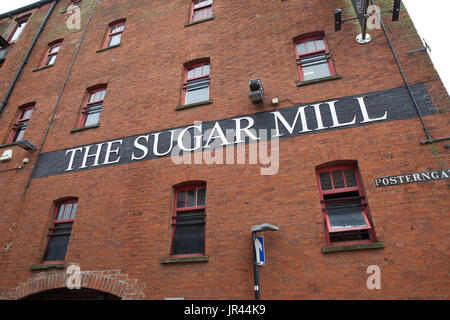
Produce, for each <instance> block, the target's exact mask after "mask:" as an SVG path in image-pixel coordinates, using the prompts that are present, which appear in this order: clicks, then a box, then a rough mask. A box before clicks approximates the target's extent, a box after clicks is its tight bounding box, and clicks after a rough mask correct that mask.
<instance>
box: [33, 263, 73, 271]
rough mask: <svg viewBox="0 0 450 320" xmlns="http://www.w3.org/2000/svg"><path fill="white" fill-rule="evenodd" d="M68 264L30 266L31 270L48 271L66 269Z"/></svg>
mask: <svg viewBox="0 0 450 320" xmlns="http://www.w3.org/2000/svg"><path fill="white" fill-rule="evenodd" d="M65 268H66V264H65V263H55V264H50V263H49V264H45V263H44V264H34V265H32V266H30V270H31V271H34V270H47V269H65Z"/></svg>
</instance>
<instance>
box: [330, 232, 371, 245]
mask: <svg viewBox="0 0 450 320" xmlns="http://www.w3.org/2000/svg"><path fill="white" fill-rule="evenodd" d="M369 239H370V234H369V231H368V230H351V231H342V232H332V233H330V241H331V242H333V243H335V242H342V241H359V240H369Z"/></svg>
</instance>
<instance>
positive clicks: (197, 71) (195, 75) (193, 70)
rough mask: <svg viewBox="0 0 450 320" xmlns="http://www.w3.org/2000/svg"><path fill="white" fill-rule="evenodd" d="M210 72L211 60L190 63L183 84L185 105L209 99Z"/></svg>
mask: <svg viewBox="0 0 450 320" xmlns="http://www.w3.org/2000/svg"><path fill="white" fill-rule="evenodd" d="M209 72H210V65H209V61H208V62H202V63H197V64H193V65H189V66H188V67H187V68H186V72H185V76H184V79H185V80H184V84H183V103H184V104H185V105H186V104H192V103H197V102H202V101H207V100H209Z"/></svg>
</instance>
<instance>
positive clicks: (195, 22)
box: [184, 17, 214, 27]
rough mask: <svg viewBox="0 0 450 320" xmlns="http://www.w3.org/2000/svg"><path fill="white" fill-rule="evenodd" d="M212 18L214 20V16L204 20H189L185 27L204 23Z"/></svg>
mask: <svg viewBox="0 0 450 320" xmlns="http://www.w3.org/2000/svg"><path fill="white" fill-rule="evenodd" d="M210 20H214V17H209V18H206V19H202V20H197V21H194V22H188V23H186V24H185V25H184V26H185V27H189V26H193V25H194V24H198V23H202V22H206V21H210Z"/></svg>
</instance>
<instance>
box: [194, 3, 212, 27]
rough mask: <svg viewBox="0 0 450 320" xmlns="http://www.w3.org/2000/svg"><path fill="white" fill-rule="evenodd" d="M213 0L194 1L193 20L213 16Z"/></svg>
mask: <svg viewBox="0 0 450 320" xmlns="http://www.w3.org/2000/svg"><path fill="white" fill-rule="evenodd" d="M212 6H213V0H194V1H192V9H191V22H195V21H199V20H203V19H207V18H211V17H212Z"/></svg>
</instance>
